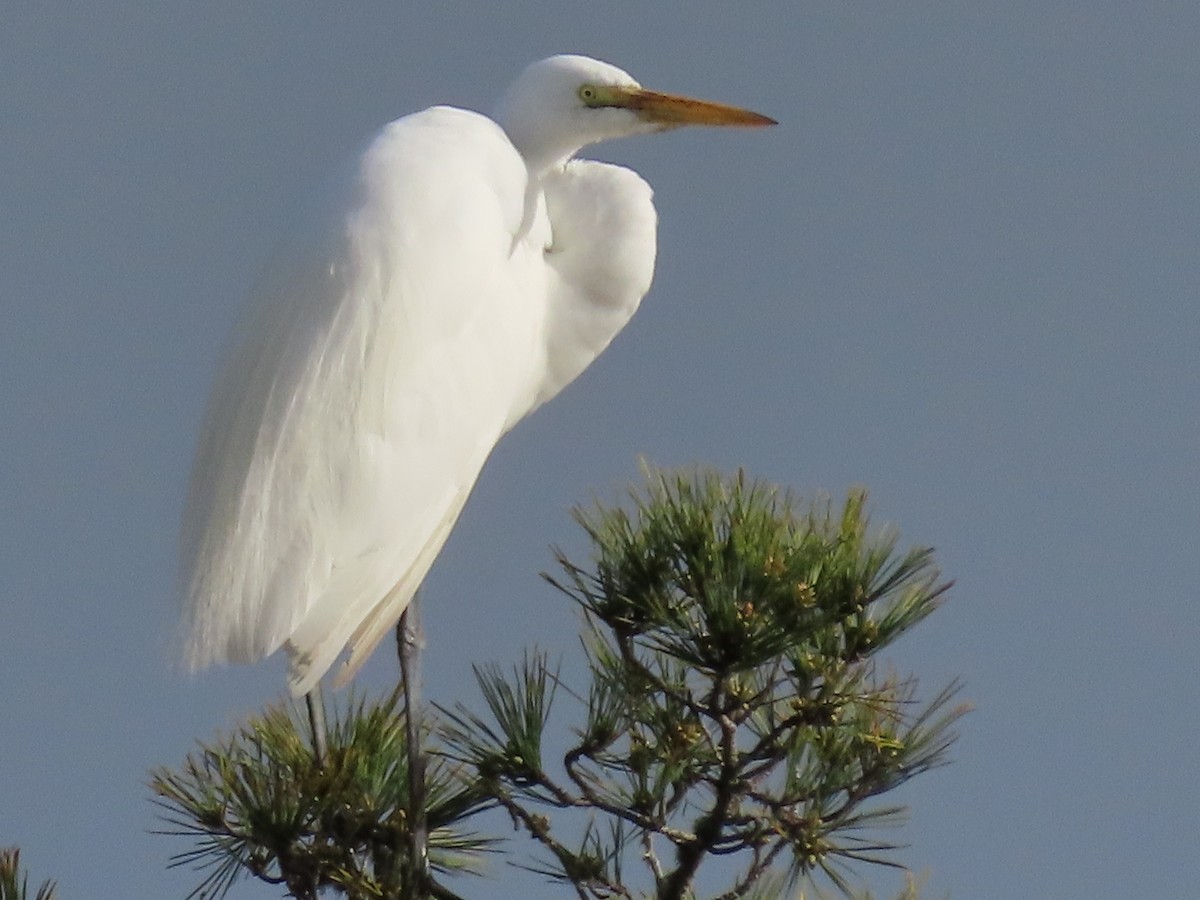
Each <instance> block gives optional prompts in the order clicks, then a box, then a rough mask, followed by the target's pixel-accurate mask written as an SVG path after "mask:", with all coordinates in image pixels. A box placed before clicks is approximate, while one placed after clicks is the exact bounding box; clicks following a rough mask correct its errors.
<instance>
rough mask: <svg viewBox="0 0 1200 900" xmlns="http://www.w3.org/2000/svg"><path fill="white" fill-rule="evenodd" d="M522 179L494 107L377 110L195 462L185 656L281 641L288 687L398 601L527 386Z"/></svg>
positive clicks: (534, 330) (253, 318)
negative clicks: (399, 114)
mask: <svg viewBox="0 0 1200 900" xmlns="http://www.w3.org/2000/svg"><path fill="white" fill-rule="evenodd" d="M526 199H527V198H526V172H525V168H524V164H523V163H522V161H521V158H520V157H519V156H518V155H517V153H516V152H515V150H513V148H512V146H511V145H510V144H509V143H508V141H507V139H506V138H505V137H504V135H503V132H501V131H500V129H499V128H498V126H496V125H495V124H494V123H492V122H491V121H489V120H487V119H485V118H484V117H482V116H478V115H476V114H474V113H467V112H464V111H461V110H452V109H447V108H435V109H431V110H426V111H425V112H423V113H419V114H416V115H413V116H408V117H406V118H404V119H401V120H398V121H397V122H394V123H392V124H391V125H389V126H387V127H386V128H385V129H384V130H383V131H382V132H381V133H380V134H379V136H377V137H376V138H375V139H374V140H373V141H372V142H371V144H370V145H369V146H368V147H367V149H366V150H365V152H364V153H363V154H361V156H360V157H358V159H357V160H356V161H355V163H354V164H353V165H352V166H351V167H350V168H349V169H347V171H346V172H345V173H343V175H342V176H340V177H339V178H338V179H337V180H336V181H335V182H334V185H333V187H332V189H331V190H330V191H329V192H328V195H327V197H326V199H325V200H324V202H323V203H322V204H321V205H320V207H319V208H318V211H317V213H316V215H315V216H314V218H313V221H314V222H315V223H316V226H315V227H314V228H310V229H308V230H307V231H306V232H305V233H303V234H302V235H301V236H300V237H299V238H298V240H296V241H295V242H293V243H292V244H291V245H289V246H288V247H287V248H286V249H285V250H284V252H283V253H282V254H281V255H280V257H279V262H278V263H277V264H276V265H275V266H274V267H273V269H272V270H271V272H270V273H269V274H268V276H267V278H266V279H264V281H263V282H262V284H261V286H260V288H259V291H258V293H257V296H256V297H255V298H254V300H255V303H254V308H253V311H252V313H251V315H250V317H249V318H248V319H247V320H246V324H245V325H244V326H243V327H242V329H240V334H239V336H238V340H237V342H236V345H235V347H234V348H233V350H232V352H231V354H230V355H229V357H228V359H227V360H226V361H225V363H224V365H223V367H222V372H221V374H220V377H219V379H218V382H217V386H216V388H215V390H214V395H213V398H212V401H211V403H210V409H209V413H208V417H207V420H206V423H205V425H204V429H203V433H202V436H201V441H200V448H199V451H198V454H197V458H196V463H195V467H194V470H193V477H192V483H191V489H190V492H189V502H188V508H187V511H186V513H185V521H184V548H183V551H184V552H183V558H184V578H185V585H186V587H185V589H186V594H187V618H188V624H189V626H190V638H189V656H190V659H191V661H192V663H193V664H194V665H204V664H207V663H209V662H213V661H223V660H233V661H248V660H253V659H257V658H260V657H263V656H266V655H268V654H270V653H272V652H274V651H275V650H276V649H278V648H279V647H280V646H283V645H284V644H285V642H286V644H287V646H288V648H289V650H290V651H292V663H293V667H292V669H293V671H292V682H291V683H292V687H293V690H295V691H297V692H302V691H304V690H308V689H309V688H310V687H311V686H312V684H314V683H315V681H316V680H317V679H318V678H319V677H320V675H321V674H322V673H323V672H324V671H325V670H326V669H327V668H328V667H329V666H330V665H331V664H332V663H333V661H334V660H335V658H336V657H337V655H338V653H339V652H340V651H341V650H342V648H343V647H344V646H346V644H347V642H350V643H351V644H352V645H353V646H354V648H355V654H354V656H353V657H352V660H351V664H352V665H354V666H357V665H358V664H359V663H360V662H361V660H362V659H363V658H365V655H366V652H369V649H370V647H371V646H373V645H374V643H375V641H376V640H378V638H379V637H380V636H381V635H382V634H383V633H384V632H385V631H386V630H387V629H389V628H390V627H391V625H392V624H394V622H395V620H396V619H397V618H398V617H399V615H400V613H401V612H402V611H403V609H404V607H405V606H406V605H407V603H408V602H409V600H410V599H411V597H412V594H413V593H414V592H415V590H416V588H417V586H418V585H419V583H420V581H421V579H422V578H423V577H424V575H425V573H426V571H427V570H428V568H429V566H430V565H431V564H432V561H433V557H434V556H435V555H436V553H437V551H438V549H440V547H441V545H442V543H443V542H444V540H445V538H446V536H447V535H448V533H449V529H450V526H451V525H452V524H453V522H454V520H455V519H456V518H457V516H458V514H459V512H460V510H461V509H462V505H463V503H464V502H465V500H466V497H467V494H468V493H469V491H470V489H471V486H472V485H473V484H474V481H475V479H476V476H477V475H478V472H479V469H480V468H481V466H482V465H483V462H484V460H485V459H486V458H487V455H488V453H489V452H490V450H491V448H492V446H493V445H494V443H495V441H496V440H497V438H498V437H499V435H500V433H501V432H502V430H503V429H504V428H505V427H506V425H507V424H508V423H509V422H510V421H512V420H513V419H514V416H515V417H519V416H520V414H522V413H523V412H524V409H519V410H514V407H519V406H521V405H522V404H523V405H524V407H525V408H528V406H529V405H531V404H532V403H533V397H534V395H535V394H536V384H535V382H536V381H537V379H538V377H539V375H538V367H539V365H540V362H539V360H540V355H541V353H542V349H541V342H542V338H543V334H542V332H543V327H544V317H545V310H544V305H543V303H542V300H543V296H544V290H545V287H544V283H543V279H544V273H543V271H542V268H541V266H540V258H535V257H533V256H529V255H527V254H524V253H514V240H515V236H516V235H517V234H519V233H520V231H521V229H522V228H526V229H527V228H528V227H529V222H528V221H527V215H526V207H525V204H526ZM527 256H528V258H527Z"/></svg>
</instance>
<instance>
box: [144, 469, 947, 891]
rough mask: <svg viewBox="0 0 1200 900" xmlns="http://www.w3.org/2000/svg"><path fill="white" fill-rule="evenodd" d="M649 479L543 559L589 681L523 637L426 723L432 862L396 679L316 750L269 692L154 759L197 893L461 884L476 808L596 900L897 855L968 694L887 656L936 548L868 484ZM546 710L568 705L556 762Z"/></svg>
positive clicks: (341, 714)
mask: <svg viewBox="0 0 1200 900" xmlns="http://www.w3.org/2000/svg"><path fill="white" fill-rule="evenodd" d="M646 475H647V483H646V486H645V487H644V488H643V490H642V491H641V492H639V493H634V494H631V496H630V502H629V503H628V504H626V505H625V506H623V507H617V508H612V509H609V508H604V507H596V508H594V509H591V510H577V511H576V519H577V521H578V522H579V524H580V525H581V526H582V527H583V528H584V530H585V531H586V533H587V535H588V537H589V538H590V539H591V542H592V546H593V551H592V559H591V560H590V562H589V563H588V564H586V565H581V564H576V563H575V562H572V561H571V560H569V559H568V558H567V557H566V556H565V555H564V554H562V553H558V554H557V563H558V570H557V572H556V573H554V574H551V575H547V576H546V577H547V578H548V580H549V581H550V583H551V584H553V585H554V586H555V587H556V588H557V589H558V591H559V592H561V594H562V595H563V596H564V597H565V598H569V599H570V600H571V601H573V602H574V603H575V604H576V605H577V606H578V607H579V609H580V610H581V613H582V620H583V626H584V634H583V646H584V653H585V654H586V668H587V678H586V683H585V684H583V685H579V686H571V685H566V684H564V683H563V680H562V678H561V677H560V674H559V669H558V667H557V666H556V665H554V664H552V663H551V661H550V660H549V659H548V658H547V657H546V656H545V655H544V654H541V653H538V652H534V651H531V652H529V653H528V654H527V655H526V657H525V659H524V660H523V661H522V662H521V663H519V664H518V665H516V666H515V667H512V669H511V670H506V669H505V668H503V667H501V666H498V665H495V664H483V665H479V666H477V667H476V669H475V673H476V678H477V681H478V684H479V688H480V692H481V695H482V707H481V708H478V709H473V708H471V707H469V706H467V705H466V704H463V703H459V704H455V705H454V706H453V707H452V708H441V707H438V708H435V709H434V710H432V711H428V712H426V713H425V715H423V716H422V718H421V720H420V721H421V722H422V725H423V735H424V737H423V741H422V758H423V759H424V760H425V761H426V762H425V780H424V784H425V790H424V791H423V800H424V802H423V809H424V818H425V821H426V823H427V826H428V847H427V851H428V867H427V868H425V867H423V866H420V865H419V863H417V862H416V860H419V859H421V858H423V857H422V856H415V855H414V854H411V853H409V852H408V849H407V848H408V846H409V844H410V842H411V841H412V829H411V827H410V823H411V822H413V821H414V820H415V816H414V810H413V809H412V808H411V806H412V805H411V796H410V795H411V791H410V789H409V778H408V771H409V757H408V751H407V738H406V715H407V711H406V710H405V709H404V708H403V704H402V703H401V702H400V697H401V692H400V689H399V688H397V690H396V691H394V692H393V693H392V694H390V695H389V696H387V697H385V698H383V699H382V700H379V701H375V702H367V701H366V700H364V699H362V698H356V697H353V696H352V697H351V698H350V699H349V701H348V703H347V704H346V707H345V709H344V710H342V711H338V710H333V711H331V712H330V714H329V715H328V721H329V725H328V726H327V727H326V729H325V731H324V735H323V737H324V740H323V742H322V743H323V745H324V746H323V751H322V753H320V754H317V753H315V752H314V749H315V747H316V746H317V745H318V741H317V740H316V738H317V735H315V734H314V733H313V726H311V725H309V724H307V723H308V720H307V719H306V718H305V717H304V716H303V715H301V714H300V713H299V711H298V710H297V709H295V708H293V707H289V706H286V705H283V706H278V707H273V708H271V709H268V710H267V711H266V712H265V713H264V714H263V715H261V716H258V717H255V718H253V719H252V720H250V721H249V722H247V723H246V724H245V725H243V726H242V727H241V728H240V729H238V730H237V732H236V733H235V734H233V735H232V736H231V737H229V738H227V739H224V740H218V741H216V742H213V743H210V744H207V745H201V747H200V748H199V749H198V750H197V751H196V752H194V753H193V754H191V755H190V756H189V757H188V759H187V760H186V761H185V763H184V764H183V766H182V767H181V768H180V769H178V770H175V771H171V770H167V769H160V770H158V771H156V772H155V773H154V774H153V778H152V785H153V789H154V791H155V793H156V795H157V800H158V802H159V803H160V804H161V805H162V806H163V808H164V809H165V811H166V812H165V817H166V819H167V821H168V822H169V823H171V829H170V830H171V831H172V832H173V833H176V834H181V835H184V836H186V837H188V838H189V839H190V840H191V841H192V845H191V847H190V849H188V850H185V851H183V852H181V853H179V854H178V855H177V856H175V857H174V858H173V862H174V864H176V865H193V866H196V867H198V868H199V869H201V870H202V871H203V873H204V875H203V880H202V882H201V884H200V885H199V886H198V887H197V888H196V890H195V891H194V892H193V893H192V895H191V896H192V897H205V898H209V897H218V896H221V895H222V894H223V893H224V892H225V891H226V890H227V889H228V888H229V886H230V885H231V884H232V883H233V882H234V881H235V880H236V879H237V878H238V877H239V876H244V875H249V876H253V877H256V878H259V879H262V880H264V881H267V882H271V883H275V884H278V885H280V886H281V887H283V888H285V889H286V891H287V893H288V895H289V896H293V897H297V898H316V897H317V896H318V894H319V893H320V892H321V891H322V890H323V889H326V888H328V889H332V890H334V891H336V892H340V893H341V894H343V895H344V896H346V897H349V898H397V900H400V898H404V900H410V898H411V900H415V898H426V897H441V898H453V897H456V896H458V895H457V894H456V893H455V892H454V891H452V890H451V889H450V888H448V887H447V886H446V882H447V880H454V881H455V883H456V886H457V885H458V884H460V883H463V884H465V882H463V881H462V879H458V878H454V876H457V875H461V874H464V873H469V872H478V871H479V868H480V865H479V864H480V862H481V859H482V858H483V857H484V856H486V855H488V854H496V853H500V852H504V853H505V854H506V855H507V854H511V853H512V852H513V851H512V850H510V848H509V847H508V845H507V844H505V845H501V844H500V843H499V842H498V841H497V840H496V839H494V838H491V837H489V836H486V835H483V834H481V833H479V832H478V831H477V830H476V828H477V827H478V823H479V822H480V821H481V820H480V819H478V818H477V817H478V816H479V814H481V813H484V812H486V811H489V810H501V811H503V812H504V813H505V814H507V816H508V817H509V818H511V820H512V822H513V823H514V824H515V825H516V827H517V828H518V829H519V830H520V831H522V832H524V834H525V835H526V836H527V837H528V838H529V839H531V841H532V844H533V847H534V852H535V855H534V857H533V858H532V859H531V860H530V861H527V862H525V863H524V865H525V866H526V867H527V868H529V869H531V870H532V871H534V872H538V873H540V874H542V875H543V876H545V877H546V878H549V879H551V880H552V881H555V882H558V883H561V884H562V885H563V889H564V893H565V895H568V896H569V895H574V896H576V897H580V898H585V900H586V898H607V897H629V898H633V897H653V898H656V900H684V898H693V897H695V896H697V892H698V891H700V890H701V888H700V887H699V886H698V885H700V884H703V885H704V888H703V890H704V891H705V894H706V895H711V896H714V897H719V898H722V900H734V898H752V897H758V898H768V897H770V898H774V897H780V896H784V895H788V894H789V892H790V893H791V894H792V895H794V893H795V891H796V890H797V889H798V887H799V886H801V885H806V884H820V883H825V884H826V885H829V886H832V887H833V888H834V889H835V890H837V891H839V892H842V893H844V894H846V895H847V896H850V895H852V894H853V891H854V889H853V886H852V884H851V880H850V875H851V872H852V867H853V866H855V865H856V864H862V863H877V864H883V865H896V863H895V862H894V860H893V859H892V857H891V856H890V855H889V851H892V850H894V849H895V847H896V846H897V845H895V844H894V843H892V842H891V841H889V840H887V839H885V835H884V834H883V833H882V830H883V829H884V828H885V826H889V825H893V824H895V823H896V821H897V819H898V818H899V817H900V815H901V814H902V812H903V808H902V807H899V806H897V805H895V804H887V803H883V802H880V798H882V796H883V795H884V794H886V793H888V792H889V791H891V790H892V789H894V788H896V787H897V786H899V785H900V784H902V783H904V782H905V781H907V780H908V779H910V778H912V777H914V776H915V775H918V774H920V773H922V772H925V771H927V770H928V769H930V768H933V767H935V766H937V765H940V764H942V763H944V762H945V761H946V754H947V750H948V748H949V746H950V744H951V743H952V741H953V739H954V735H953V731H952V726H953V724H954V722H955V721H956V720H957V719H958V718H959V717H960V716H961V715H962V714H963V712H964V711H965V707H964V706H961V705H958V706H954V705H952V701H953V698H954V697H955V695H956V694H957V691H958V685H957V684H951V685H949V686H947V687H946V688H944V689H942V690H940V691H938V692H936V693H935V694H934V695H933V696H932V697H931V698H930V699H929V700H927V701H926V702H924V703H920V702H918V700H917V696H916V688H917V684H916V680H915V678H911V677H905V678H901V677H898V676H896V675H895V674H888V673H887V670H886V668H884V667H882V666H880V665H878V664H877V660H878V658H879V654H880V652H881V651H883V650H884V649H885V648H887V647H888V646H890V645H891V644H892V643H893V642H894V641H895V640H896V639H897V638H899V637H900V635H901V634H903V633H904V632H905V631H907V630H908V629H909V628H911V627H913V626H914V625H916V624H917V623H918V622H920V621H921V620H923V619H924V618H925V617H926V616H928V615H929V614H930V613H932V612H933V611H934V610H935V609H936V608H937V606H938V605H939V603H940V602H941V601H942V599H943V598H944V597H945V594H946V590H947V588H948V584H946V583H945V582H943V581H941V580H940V575H939V573H938V570H937V569H936V568H935V567H934V564H933V557H932V552H931V551H930V550H928V549H923V548H921V549H914V550H909V551H904V552H899V551H898V550H897V541H896V537H895V535H894V534H891V533H889V532H877V531H875V530H873V529H871V528H870V527H869V522H868V519H867V515H866V511H865V507H866V496H865V494H864V493H862V492H854V493H852V494H851V495H850V496H849V497H848V499H847V500H846V501H845V503H844V504H843V505H841V507H840V508H836V509H835V507H834V506H833V504H832V503H830V502H816V503H809V504H802V503H800V502H799V501H798V500H796V499H795V498H794V497H793V496H791V495H790V494H789V493H788V492H785V491H781V490H779V489H777V488H774V487H772V486H769V485H764V484H761V483H755V482H751V481H749V480H748V479H746V478H745V477H744V476H743V475H741V474H738V475H737V476H735V477H733V478H721V477H719V476H717V475H716V474H714V473H711V472H700V473H693V474H686V475H670V474H664V473H657V472H650V471H648V472H647V473H646ZM564 706H565V707H568V709H567V710H566V711H565V712H564V711H563V710H562V709H561V707H564ZM552 714H553V715H554V716H555V721H556V722H557V720H558V718H559V717H561V716H563V715H574V717H575V718H574V724H573V725H572V726H571V728H570V730H569V737H568V738H566V741H567V749H566V751H565V752H564V753H563V754H562V756H561V758H560V759H559V758H555V759H550V758H549V757H548V753H547V750H546V748H547V746H548V745H549V744H550V743H551V742H552V741H551V740H548V739H547V728H548V726H549V724H550V723H551V717H552ZM553 742H555V743H556V745H560V744H562V740H560V739H558V738H554V739H553ZM414 771H418V770H417V769H415V768H414ZM814 879H816V881H814ZM712 885H718V886H717V887H712ZM468 886H469V885H468ZM915 895H916V889H915V887H913V886H910V888H909V890H908V891H907V892H906V896H909V897H915Z"/></svg>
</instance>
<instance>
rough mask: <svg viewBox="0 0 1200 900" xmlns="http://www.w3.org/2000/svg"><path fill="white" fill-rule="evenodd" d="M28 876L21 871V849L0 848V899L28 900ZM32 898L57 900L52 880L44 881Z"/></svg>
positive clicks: (35, 899)
mask: <svg viewBox="0 0 1200 900" xmlns="http://www.w3.org/2000/svg"><path fill="white" fill-rule="evenodd" d="M29 896H30V895H29V876H28V875H26V874H24V873H23V872H22V871H21V851H20V850H19V849H17V848H16V847H5V848H0V900H29ZM33 897H34V900H57V897H58V891H57V889H56V888H55V886H54V882H53V881H45V882H43V883H42V886H41V887H39V888H38V890H37V893H36V894H34V895H33Z"/></svg>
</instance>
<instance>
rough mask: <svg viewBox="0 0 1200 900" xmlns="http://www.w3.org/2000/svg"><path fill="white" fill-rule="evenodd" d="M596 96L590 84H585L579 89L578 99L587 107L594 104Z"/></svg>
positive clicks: (594, 89)
mask: <svg viewBox="0 0 1200 900" xmlns="http://www.w3.org/2000/svg"><path fill="white" fill-rule="evenodd" d="M598 96H599V94H598V93H597V91H596V88H595V87H593V86H592V85H590V84H585V85H584V86H583V87H581V88H580V89H579V99H580V100H582V101H583V102H584V103H586V104H588V105H589V106H590V105H592V104H593V103H595V102H596V99H597V97H598Z"/></svg>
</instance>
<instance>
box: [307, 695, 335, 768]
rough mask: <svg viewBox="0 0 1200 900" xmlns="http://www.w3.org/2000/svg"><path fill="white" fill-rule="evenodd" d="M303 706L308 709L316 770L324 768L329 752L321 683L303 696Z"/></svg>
mask: <svg viewBox="0 0 1200 900" xmlns="http://www.w3.org/2000/svg"><path fill="white" fill-rule="evenodd" d="M304 704H305V706H307V707H308V726H309V728H311V729H312V738H313V757H314V758H315V759H316V761H317V768H318V769H320V768H323V767H324V766H325V760H326V759H328V758H329V751H328V749H327V748H326V746H325V699H324V698H323V697H322V696H321V682H319V681H318V682H317V683H316V684H315V685H314V686H313V689H312V690H311V691H309V692H308V693H307V694H305V695H304Z"/></svg>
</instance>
